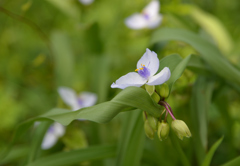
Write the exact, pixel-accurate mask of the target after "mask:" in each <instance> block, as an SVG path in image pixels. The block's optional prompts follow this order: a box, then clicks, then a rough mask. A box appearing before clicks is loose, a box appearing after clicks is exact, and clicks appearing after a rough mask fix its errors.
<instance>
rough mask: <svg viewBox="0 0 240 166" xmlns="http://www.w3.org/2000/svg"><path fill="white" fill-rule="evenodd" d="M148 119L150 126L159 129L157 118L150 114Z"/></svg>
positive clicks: (154, 129) (155, 129)
mask: <svg viewBox="0 0 240 166" xmlns="http://www.w3.org/2000/svg"><path fill="white" fill-rule="evenodd" d="M147 120H148V123H149V125H150V127H151V128H152V129H153V131H157V124H158V120H157V118H155V117H153V116H151V115H149V114H148V116H147Z"/></svg>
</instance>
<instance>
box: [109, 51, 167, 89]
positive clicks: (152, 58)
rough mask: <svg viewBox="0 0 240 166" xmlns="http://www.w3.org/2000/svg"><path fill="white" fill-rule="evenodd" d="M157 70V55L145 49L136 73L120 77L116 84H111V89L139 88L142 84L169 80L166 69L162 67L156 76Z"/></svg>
mask: <svg viewBox="0 0 240 166" xmlns="http://www.w3.org/2000/svg"><path fill="white" fill-rule="evenodd" d="M158 69H159V59H158V57H157V54H156V53H155V52H153V51H150V50H149V49H148V48H147V49H146V52H145V53H144V54H143V56H142V57H141V59H140V60H139V61H138V63H137V69H136V70H135V71H136V72H130V73H128V74H126V75H124V76H122V77H120V78H119V79H118V80H117V81H116V83H112V85H111V88H120V89H124V88H126V87H129V86H136V87H140V86H142V85H144V84H148V85H160V84H163V83H164V82H166V81H167V80H168V79H169V78H170V76H171V72H170V70H169V68H168V67H164V68H163V69H162V70H161V71H160V72H159V73H158V74H156V72H157V71H158ZM155 74H156V75H155Z"/></svg>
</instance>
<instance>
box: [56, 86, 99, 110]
mask: <svg viewBox="0 0 240 166" xmlns="http://www.w3.org/2000/svg"><path fill="white" fill-rule="evenodd" d="M58 93H59V95H60V96H61V98H62V100H63V101H64V102H65V104H67V105H68V106H70V107H71V109H72V110H73V111H76V110H78V109H81V108H84V107H90V106H93V105H94V104H96V102H97V95H96V94H95V93H91V92H81V93H80V94H79V95H78V94H77V93H76V92H75V91H74V90H73V89H71V88H68V87H59V88H58Z"/></svg>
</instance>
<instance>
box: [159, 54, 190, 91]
mask: <svg viewBox="0 0 240 166" xmlns="http://www.w3.org/2000/svg"><path fill="white" fill-rule="evenodd" d="M191 57H192V55H189V56H188V57H186V58H185V59H182V58H181V57H180V56H179V55H177V54H173V55H169V56H166V57H165V58H163V59H162V60H161V61H160V68H159V71H160V70H162V69H163V68H164V67H168V68H169V69H170V71H171V77H170V79H169V80H168V81H167V83H168V84H169V89H170V91H171V89H172V86H173V84H174V83H175V81H176V80H177V79H178V78H179V77H180V76H181V75H182V73H183V71H184V70H185V68H186V67H187V65H188V62H189V60H190V59H191Z"/></svg>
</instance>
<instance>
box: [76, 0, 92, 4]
mask: <svg viewBox="0 0 240 166" xmlns="http://www.w3.org/2000/svg"><path fill="white" fill-rule="evenodd" d="M93 1H94V0H79V2H81V3H82V4H83V5H90V4H91V3H93Z"/></svg>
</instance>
